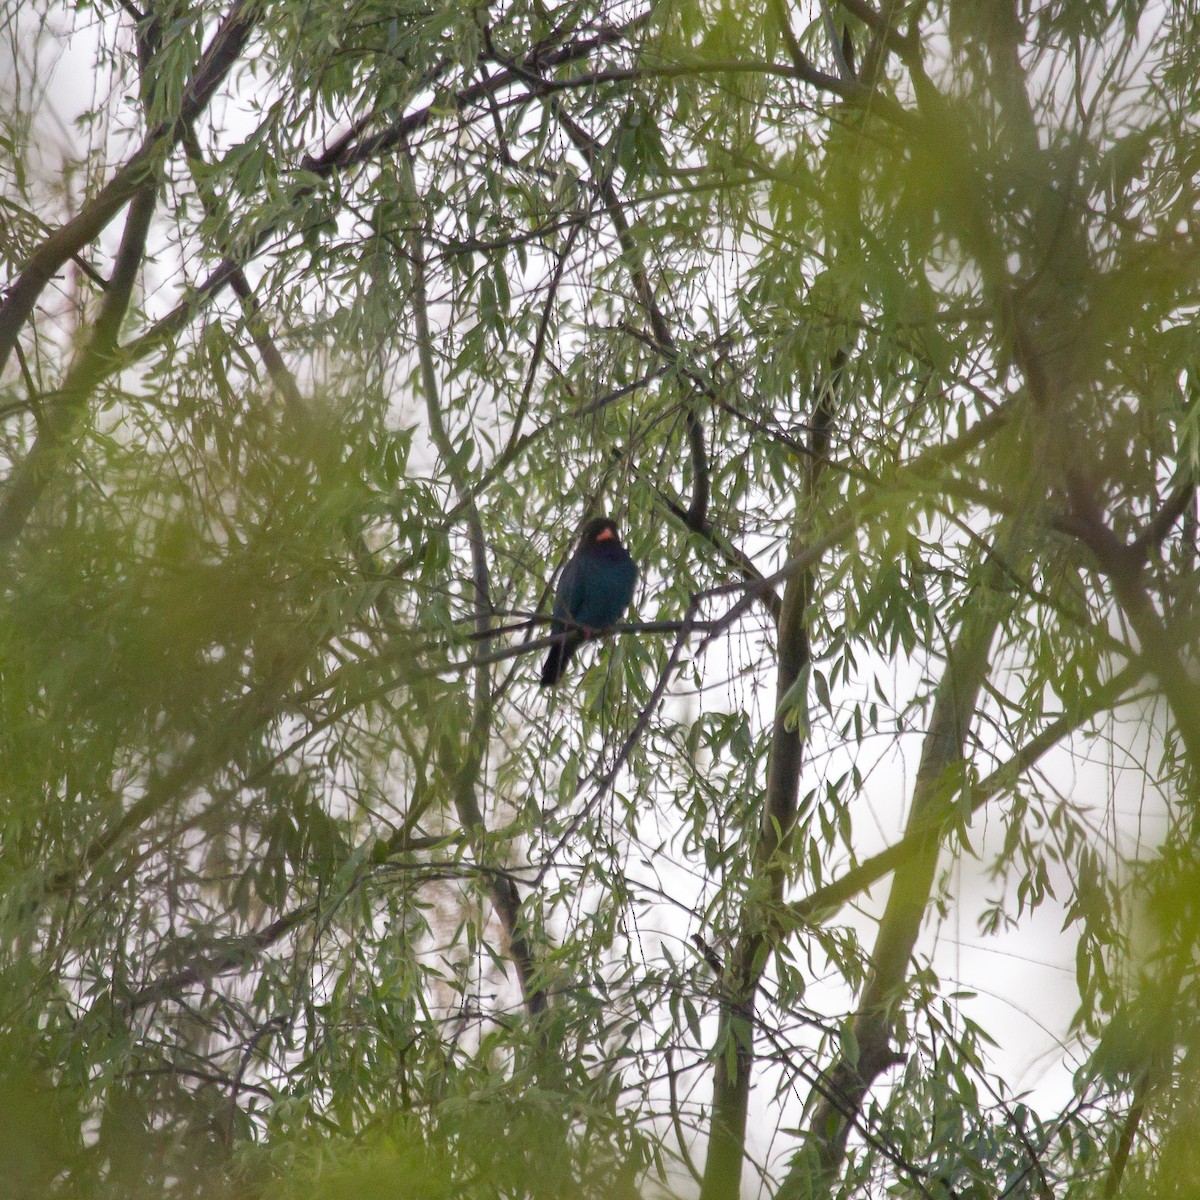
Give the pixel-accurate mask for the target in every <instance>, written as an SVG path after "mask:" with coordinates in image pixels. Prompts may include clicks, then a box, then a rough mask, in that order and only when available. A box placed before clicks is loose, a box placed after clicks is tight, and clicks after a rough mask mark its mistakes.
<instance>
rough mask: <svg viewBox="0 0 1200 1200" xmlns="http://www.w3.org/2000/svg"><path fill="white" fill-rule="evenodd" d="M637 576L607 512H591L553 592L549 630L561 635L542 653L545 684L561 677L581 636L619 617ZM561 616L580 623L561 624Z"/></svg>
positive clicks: (609, 624)
mask: <svg viewBox="0 0 1200 1200" xmlns="http://www.w3.org/2000/svg"><path fill="white" fill-rule="evenodd" d="M636 582H637V567H636V566H635V565H634V562H633V559H632V558H630V556H629V551H628V550H626V549H625V547H624V546H622V545H621V539H620V537H619V536H618V534H617V526H616V523H615V522H613V521H610V520H609V519H608V518H607V517H594V518H593V519H592V520H590V521H589V522H588V523H587V524H586V525H585V526H584V527H583V533H582V534H581V535H580V538H579V548H578V549H577V550H576V551H575V553H574V554H572V555H571V558H570V561H568V563H567V565H566V566H565V567H563V573H562V578H561V579H559V581H558V591H557V592H555V594H554V623H553V625H551V627H550V628H551V632H552V633H556V634H566V637H564V638H563V640H562V641H561V642H557V643H555V645H553V646H551V647H550V653H549V654H548V655H546V663H545V665H544V666H543V667H542V687H550V686H552V685H553V684H556V683H557V682H558V681H559V679H561V678H562V673H563V668H564V667H565V666H566V665H567V663H568V662H570V660H571V655H572V654H574V653H575V651H576V650H578V649H579V647H580V646H581V645H582V644H583V642H585V641H586V640H587V639H588V638H589V637H592V636H594V635H595V634H596V633H597V632H598V631H600V630H602V629H608V628H609V626H611V625H615V624H616V623H617V622H618V621H619V620H620V619H621V614H622V613H623V612H624V611H625V610H626V609H627V608H628V607H629V601H630V600H632V599H633V585H634V584H635V583H636ZM563 621H571V622H573V623H574V625H575V626H579V627H580V628H574V627H571V626H567V625H564V624H563V623H562V622H563Z"/></svg>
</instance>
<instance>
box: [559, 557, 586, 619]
mask: <svg viewBox="0 0 1200 1200" xmlns="http://www.w3.org/2000/svg"><path fill="white" fill-rule="evenodd" d="M583 584H584V579H583V572H582V571H581V570H580V568H579V555H578V554H575V555H573V556H572V557H571V558H570V559H568V560H567V565H566V566H565V567H563V573H562V575H561V576H560V577H559V580H558V590H557V591H556V592H555V593H554V615H555V616H556V617H565V618H567V619H568V620H572V619H573V618H574V615H575V613H577V612H578V611H579V603H580V600H581V599H582V598H583V590H584V588H583Z"/></svg>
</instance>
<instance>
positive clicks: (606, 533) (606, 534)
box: [596, 529, 617, 542]
mask: <svg viewBox="0 0 1200 1200" xmlns="http://www.w3.org/2000/svg"><path fill="white" fill-rule="evenodd" d="M616 536H617V535H616V534H615V533H613V531H612V530H611V529H602V530H600V532H599V533H598V534H596V541H598V542H611V541H612V540H613V539H614V538H615V537H616Z"/></svg>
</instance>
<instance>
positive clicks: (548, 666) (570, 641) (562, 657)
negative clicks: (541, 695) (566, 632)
mask: <svg viewBox="0 0 1200 1200" xmlns="http://www.w3.org/2000/svg"><path fill="white" fill-rule="evenodd" d="M579 641H580V639H579V638H577V637H567V638H564V639H563V640H562V641H561V642H558V643H556V644H555V645H553V646H551V647H550V653H549V654H547V655H546V661H545V662H544V663H543V664H542V679H541V684H542V687H553V686H554V685H555V684H556V683H557V682H558V681H559V680H560V679H561V678H562V673H563V670H564V669H565V668H566V665H567V663H569V662H570V661H571V655H572V654H574V653H575V650H576V647H577V646H578V645H579Z"/></svg>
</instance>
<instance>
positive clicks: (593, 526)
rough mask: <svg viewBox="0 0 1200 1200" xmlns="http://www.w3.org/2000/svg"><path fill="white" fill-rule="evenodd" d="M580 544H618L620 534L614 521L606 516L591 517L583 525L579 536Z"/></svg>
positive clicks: (585, 545)
mask: <svg viewBox="0 0 1200 1200" xmlns="http://www.w3.org/2000/svg"><path fill="white" fill-rule="evenodd" d="M579 544H580V546H583V547H587V546H604V545H608V546H619V545H620V544H621V538H620V535H619V534H618V533H617V523H616V521H610V520H609V519H608V517H593V518H592V519H591V520H590V521H589V522H588V523H587V524H586V525H585V526H584V527H583V533H582V534H580V537H579Z"/></svg>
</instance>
